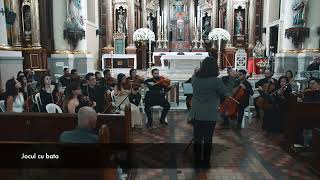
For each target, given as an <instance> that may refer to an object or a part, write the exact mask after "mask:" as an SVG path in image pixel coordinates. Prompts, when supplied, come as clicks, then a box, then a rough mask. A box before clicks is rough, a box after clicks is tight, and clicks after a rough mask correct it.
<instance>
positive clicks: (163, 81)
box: [154, 76, 171, 88]
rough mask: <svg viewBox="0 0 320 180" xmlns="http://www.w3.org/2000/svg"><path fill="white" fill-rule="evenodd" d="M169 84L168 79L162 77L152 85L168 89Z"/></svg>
mask: <svg viewBox="0 0 320 180" xmlns="http://www.w3.org/2000/svg"><path fill="white" fill-rule="evenodd" d="M170 84H171V80H170V79H167V78H165V77H163V76H160V78H159V79H158V80H157V81H156V83H155V84H154V85H160V86H163V87H166V88H167V87H169V86H170Z"/></svg>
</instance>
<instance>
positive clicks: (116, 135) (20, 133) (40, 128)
mask: <svg viewBox="0 0 320 180" xmlns="http://www.w3.org/2000/svg"><path fill="white" fill-rule="evenodd" d="M0 124H1V126H0V142H1V141H5V142H6V141H19V142H21V141H23V142H58V141H59V136H60V134H61V133H62V132H63V131H69V130H72V129H74V128H76V126H77V116H76V115H74V114H58V113H57V114H49V113H0ZM102 124H106V125H107V126H108V127H109V131H110V143H129V142H130V136H129V134H130V133H129V131H130V129H131V126H130V125H131V109H130V106H127V107H126V111H125V115H121V114H99V115H98V120H97V128H100V127H101V125H102Z"/></svg>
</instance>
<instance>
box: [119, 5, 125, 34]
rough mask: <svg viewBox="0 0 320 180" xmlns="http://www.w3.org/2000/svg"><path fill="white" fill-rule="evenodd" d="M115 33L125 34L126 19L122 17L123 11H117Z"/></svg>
mask: <svg viewBox="0 0 320 180" xmlns="http://www.w3.org/2000/svg"><path fill="white" fill-rule="evenodd" d="M117 32H118V33H126V19H125V16H124V10H123V9H120V10H119V14H118V21H117Z"/></svg>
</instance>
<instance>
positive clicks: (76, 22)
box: [67, 0, 84, 28]
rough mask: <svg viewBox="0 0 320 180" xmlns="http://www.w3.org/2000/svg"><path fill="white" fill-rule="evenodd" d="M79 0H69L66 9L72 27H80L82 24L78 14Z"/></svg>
mask: <svg viewBox="0 0 320 180" xmlns="http://www.w3.org/2000/svg"><path fill="white" fill-rule="evenodd" d="M80 10H81V0H70V3H69V9H68V19H67V21H69V23H70V26H72V27H73V28H82V26H83V25H84V20H83V17H82V16H81V15H80Z"/></svg>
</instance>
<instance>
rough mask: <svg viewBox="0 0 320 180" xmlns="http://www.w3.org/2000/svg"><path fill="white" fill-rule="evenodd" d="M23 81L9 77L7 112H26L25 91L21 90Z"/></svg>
mask: <svg viewBox="0 0 320 180" xmlns="http://www.w3.org/2000/svg"><path fill="white" fill-rule="evenodd" d="M21 87H22V86H21V83H20V82H19V81H17V80H16V79H14V78H12V79H9V80H8V81H7V83H6V98H5V110H6V111H7V112H17V113H22V112H24V107H23V106H24V99H23V93H21V92H19V90H20V88H21Z"/></svg>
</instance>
